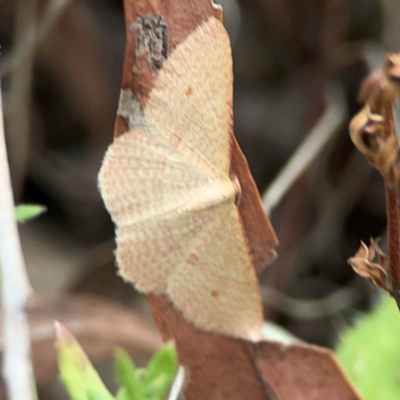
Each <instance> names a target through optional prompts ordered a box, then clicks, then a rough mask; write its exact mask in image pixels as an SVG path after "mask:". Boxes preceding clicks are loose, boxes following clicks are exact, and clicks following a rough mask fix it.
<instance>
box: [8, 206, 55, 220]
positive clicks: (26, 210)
mask: <svg viewBox="0 0 400 400" xmlns="http://www.w3.org/2000/svg"><path fill="white" fill-rule="evenodd" d="M46 210H47V208H46V207H45V206H39V205H36V204H19V205H18V206H16V207H15V209H14V212H15V219H16V220H17V222H19V223H24V222H26V221H29V220H30V219H33V218H36V217H38V216H39V215H41V214H43V213H44V212H46Z"/></svg>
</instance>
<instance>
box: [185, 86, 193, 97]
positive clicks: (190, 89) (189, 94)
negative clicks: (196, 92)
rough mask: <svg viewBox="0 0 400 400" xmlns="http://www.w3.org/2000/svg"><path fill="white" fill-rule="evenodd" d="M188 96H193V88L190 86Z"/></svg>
mask: <svg viewBox="0 0 400 400" xmlns="http://www.w3.org/2000/svg"><path fill="white" fill-rule="evenodd" d="M185 94H186V96H187V97H189V96H191V95H192V94H193V88H192V87H191V86H188V88H187V89H186V92H185Z"/></svg>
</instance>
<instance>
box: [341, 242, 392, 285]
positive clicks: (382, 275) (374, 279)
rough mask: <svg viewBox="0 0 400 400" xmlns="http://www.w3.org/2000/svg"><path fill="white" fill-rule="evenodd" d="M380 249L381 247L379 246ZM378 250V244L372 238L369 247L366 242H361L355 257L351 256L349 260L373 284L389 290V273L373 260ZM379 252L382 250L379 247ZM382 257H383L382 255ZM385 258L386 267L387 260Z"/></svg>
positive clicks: (359, 273) (358, 272) (356, 270)
mask: <svg viewBox="0 0 400 400" xmlns="http://www.w3.org/2000/svg"><path fill="white" fill-rule="evenodd" d="M378 249H379V247H378ZM376 251H377V244H376V242H375V241H373V240H371V244H370V246H369V248H368V247H367V245H366V244H365V243H364V242H361V246H360V247H359V249H358V250H357V252H356V254H355V256H354V257H350V258H349V259H348V260H347V261H348V263H349V264H350V265H351V266H352V268H353V269H354V271H355V272H356V273H357V274H358V275H360V276H362V277H364V278H367V279H368V280H369V282H370V283H371V284H373V285H374V286H379V287H382V288H383V289H386V290H388V289H389V286H388V283H387V281H388V274H387V272H386V270H385V268H383V267H382V266H381V265H380V264H378V263H374V262H372V261H373V260H374V258H375V255H376ZM379 252H381V253H382V254H383V252H382V250H380V249H379ZM380 257H383V256H381V255H380ZM386 259H387V257H386ZM386 259H385V267H386V263H387V261H386Z"/></svg>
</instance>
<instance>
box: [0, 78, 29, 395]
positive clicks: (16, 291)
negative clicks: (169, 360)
mask: <svg viewBox="0 0 400 400" xmlns="http://www.w3.org/2000/svg"><path fill="white" fill-rule="evenodd" d="M0 264H1V274H2V276H1V286H2V306H3V337H4V342H3V343H4V350H3V376H4V379H5V382H6V386H7V398H8V399H9V400H32V399H33V398H34V397H33V396H34V394H33V387H34V386H33V376H32V366H31V361H30V340H29V328H28V321H27V316H26V313H25V304H26V300H27V298H28V295H29V294H30V292H31V287H30V284H29V280H28V277H27V274H26V270H25V262H24V257H23V255H22V249H21V243H20V241H19V235H18V228H17V223H16V221H15V217H14V201H13V194H12V189H11V180H10V171H9V167H8V163H7V151H6V144H5V136H4V123H3V102H2V96H1V82H0Z"/></svg>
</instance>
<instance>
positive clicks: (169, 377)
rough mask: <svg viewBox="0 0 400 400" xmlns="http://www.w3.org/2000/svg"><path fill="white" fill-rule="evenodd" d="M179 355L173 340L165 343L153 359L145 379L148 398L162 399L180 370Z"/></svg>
mask: <svg viewBox="0 0 400 400" xmlns="http://www.w3.org/2000/svg"><path fill="white" fill-rule="evenodd" d="M178 367H179V363H178V356H177V354H176V350H175V346H174V344H173V343H172V342H169V343H167V344H165V345H164V346H163V347H161V349H160V350H158V351H157V353H156V354H155V355H154V357H153V358H152V359H151V361H150V363H149V365H148V367H147V374H146V377H145V379H144V384H145V394H146V400H162V399H163V398H164V397H165V396H166V394H167V393H168V391H169V389H170V387H171V384H172V382H173V380H174V378H175V375H176V372H177V370H178Z"/></svg>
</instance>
